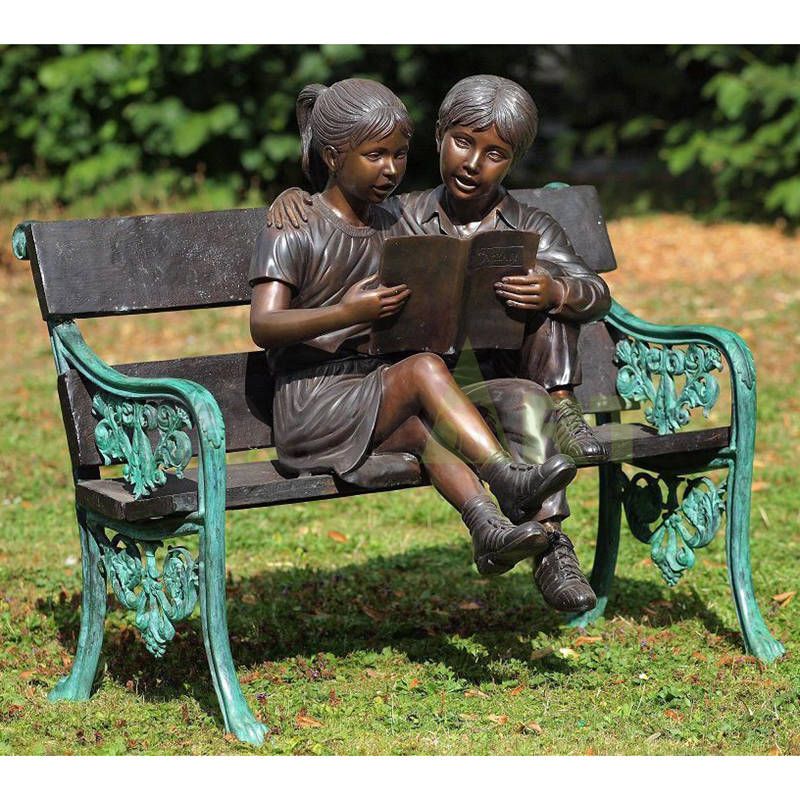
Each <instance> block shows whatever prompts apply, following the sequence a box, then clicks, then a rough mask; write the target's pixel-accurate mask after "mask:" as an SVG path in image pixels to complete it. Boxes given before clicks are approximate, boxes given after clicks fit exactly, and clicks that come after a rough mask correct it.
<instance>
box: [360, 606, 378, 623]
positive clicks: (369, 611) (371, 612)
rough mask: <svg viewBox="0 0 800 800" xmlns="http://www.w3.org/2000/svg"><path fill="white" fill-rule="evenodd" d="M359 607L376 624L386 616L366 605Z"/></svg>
mask: <svg viewBox="0 0 800 800" xmlns="http://www.w3.org/2000/svg"><path fill="white" fill-rule="evenodd" d="M358 607H359V608H360V609H361V610H362V611H363V612H364V613H365V614H366V615H367V616H368V617H369V618H370V619H372V620H375V622H380V621H381V620H382V619H383V618H384V615H383V614H381V612H380V611H376V610H375V609H374V608H370V607H369V606H368V605H367V604H366V603H359V604H358Z"/></svg>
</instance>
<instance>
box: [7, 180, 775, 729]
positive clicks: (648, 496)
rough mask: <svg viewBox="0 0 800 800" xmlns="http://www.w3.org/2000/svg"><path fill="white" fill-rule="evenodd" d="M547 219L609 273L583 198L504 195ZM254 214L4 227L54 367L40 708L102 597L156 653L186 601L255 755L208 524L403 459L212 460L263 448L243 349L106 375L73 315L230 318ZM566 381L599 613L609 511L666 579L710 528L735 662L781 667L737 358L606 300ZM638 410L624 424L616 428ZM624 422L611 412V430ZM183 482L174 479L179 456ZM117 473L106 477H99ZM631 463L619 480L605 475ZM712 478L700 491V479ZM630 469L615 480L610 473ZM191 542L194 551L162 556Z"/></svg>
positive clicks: (752, 404)
mask: <svg viewBox="0 0 800 800" xmlns="http://www.w3.org/2000/svg"><path fill="white" fill-rule="evenodd" d="M513 194H514V195H515V196H516V197H517V198H518V199H519V200H521V201H523V202H527V203H529V204H531V205H535V206H539V207H541V208H543V209H545V210H547V211H549V212H550V213H551V214H552V215H553V216H554V217H555V218H556V219H557V220H558V221H559V222H560V223H561V225H562V226H563V227H564V228H565V229H566V231H567V233H568V235H569V237H570V239H571V241H572V242H573V245H574V246H575V249H576V250H577V251H578V253H579V254H580V255H582V256H583V257H584V259H585V261H586V263H587V264H588V266H589V267H591V268H592V269H595V270H597V271H609V270H612V269H614V268H615V267H616V262H615V260H614V254H613V251H612V248H611V244H610V242H609V239H608V234H607V232H606V226H605V222H604V220H603V217H602V213H601V211H600V206H599V202H598V198H597V194H596V192H595V190H594V189H593V188H592V187H588V186H577V187H566V186H564V185H563V184H555V185H551V186H549V187H545V188H544V189H537V190H522V191H517V192H513ZM263 221H264V209H263V208H256V209H244V210H232V211H215V212H206V213H196V214H162V215H152V216H139V217H125V218H119V219H97V220H74V221H58V222H30V221H29V222H24V223H21V224H20V225H19V226H17V228H16V229H15V231H14V234H13V248H14V252H15V254H16V255H17V257H18V258H21V259H29V260H30V263H31V268H32V273H33V279H34V282H35V284H36V290H37V294H38V300H39V305H40V308H41V313H42V317H43V319H44V320H45V322H46V323H47V327H48V331H49V335H50V339H51V342H52V347H53V353H54V356H55V363H56V371H57V376H58V377H57V385H58V396H59V399H60V404H61V410H62V414H63V419H64V427H65V430H66V437H67V443H68V448H69V454H70V457H71V462H72V470H73V476H74V481H75V498H76V508H77V518H78V529H79V533H80V540H81V549H82V569H83V597H82V611H81V627H80V633H79V639H78V646H77V653H76V657H75V660H74V663H73V666H72V671H71V673H70V674H69V676H67V677H65V678H62V679H61V680H60V681H59V682H58V684H57V685H56V686H55V688H53V690H52V691H51V692H50V695H49V696H50V699H51V700H84V699H87V698H88V697H89V696H90V693H91V692H92V687H93V684H94V681H95V673H96V671H97V667H98V662H99V656H100V650H101V646H102V642H103V629H104V619H105V614H106V600H107V591H108V588H107V587H108V585H109V584H110V588H111V589H112V590H113V591H114V594H115V595H116V597H117V599H118V600H119V602H120V603H121V604H122V605H123V606H124V607H126V608H128V609H131V610H133V611H135V624H136V627H137V628H138V629H139V630H140V631H141V633H142V636H143V639H144V643H145V646H146V647H147V649H148V650H149V651H150V652H152V653H153V655H155V656H156V657H159V656H161V655H163V653H164V652H165V648H166V647H167V645H168V644H169V641H170V639H171V638H172V637H173V636H174V633H175V628H174V626H175V624H177V623H178V621H179V620H181V619H184V618H186V617H188V616H189V615H190V614H191V613H192V611H193V609H194V607H195V605H196V603H197V601H198V599H199V603H200V617H201V624H202V631H203V639H204V643H205V648H206V654H207V657H208V663H209V666H210V671H211V677H212V680H213V683H214V688H215V690H216V693H217V697H218V699H219V704H220V708H221V711H222V717H223V720H224V724H225V728H226V730H227V731H229V732H231V733H233V734H234V735H235V736H236V737H238V738H239V739H240V740H242V741H244V742H249V743H251V744H254V745H258V744H260V743H261V742H262V740H263V737H264V726H263V725H262V724H261V723H260V722H258V721H257V720H256V718H255V717H254V716H253V714H252V712H251V711H250V709H249V707H248V705H247V702H246V700H245V697H244V695H243V694H242V691H241V688H240V686H239V682H238V679H237V676H236V672H235V669H234V665H233V660H232V657H231V650H230V644H229V639H228V632H227V622H226V606H225V601H226V598H225V576H226V570H225V514H226V511H233V510H235V509H238V508H252V507H260V506H273V505H280V504H284V503H297V502H307V501H312V500H318V499H322V498H330V497H338V496H343V495H352V494H360V493H364V492H378V491H387V490H395V489H402V488H408V487H414V486H421V485H424V484H426V480H425V477H424V474H423V472H422V471H421V469H420V465H419V463H418V462H417V460H416V459H415V458H413V457H412V456H410V455H403V454H380V455H373V456H371V457H370V461H369V469H368V470H366V472H368V473H369V474H370V475H371V478H370V481H369V485H368V486H365V487H356V486H354V485H352V484H347V483H345V482H343V481H341V480H339V479H338V478H336V477H334V476H332V475H315V474H301V475H299V476H294V477H290V476H287V475H285V474H282V473H281V469H280V467H279V466H278V465H277V464H276V463H275V462H272V461H263V462H260V463H259V462H251V463H236V464H233V463H231V464H226V454H227V453H233V452H237V451H244V450H249V449H252V448H258V449H260V448H268V447H271V446H272V444H273V442H272V435H271V429H270V406H271V400H270V386H271V376H270V374H269V371H268V368H267V364H266V359H265V358H264V354H263V353H262V352H260V351H253V352H245V353H231V354H225V355H209V356H205V357H199V358H182V359H177V360H170V361H157V362H148V363H137V364H124V365H120V366H117V367H111V366H109V365H107V364H106V363H104V362H103V361H102V360H101V359H100V358H98V356H97V355H95V353H94V352H93V351H92V349H91V348H90V347H89V345H88V344H87V343H86V342H85V341H84V339H83V338H82V336H81V333H80V331H79V329H78V324H77V322H76V320H78V319H80V318H86V317H99V316H106V315H122V314H137V313H144V312H149V313H153V312H160V311H173V310H177V309H198V308H213V307H219V306H231V305H241V304H247V303H248V302H249V299H250V289H249V286H248V283H247V273H248V266H249V261H250V254H251V249H252V245H253V242H254V240H255V238H256V235H257V233H258V231H259V230H260V229H261V227H262V225H263ZM580 352H581V363H582V368H583V376H584V381H583V384H582V385H581V386H580V387H579V388H578V391H577V396H578V399H579V400H580V401H581V403H582V404H583V407H584V410H585V411H586V413H587V414H592V415H594V419H595V429H596V433H597V435H598V437H599V438H600V440H601V441H603V442H605V443H606V444H607V445H608V447H609V449H610V453H611V458H610V461H609V462H608V463H606V464H603V465H601V466H599V467H598V470H599V512H598V533H597V546H596V553H595V559H594V565H593V568H592V572H591V583H592V586H593V588H594V590H595V592H596V594H597V597H598V603H597V607H596V608H595V609H593V610H592V611H590V612H587V613H585V614H582V615H579V616H577V617H575V618H574V619H572V620H571V624H573V625H580V626H587V625H589V624H590V623H591V622H592V621H593V620H594V619H596V618H597V617H598V616H600V615H602V614H603V613H604V611H605V608H606V605H607V602H608V597H609V592H610V589H611V583H612V578H613V574H614V569H615V565H616V558H617V548H618V543H619V535H620V522H621V513H622V509H623V508H624V509H625V512H626V516H627V519H628V523H629V527H630V529H631V531H632V533H633V534H634V536H635V537H636V538H637V539H639V540H641V541H642V542H643V543H645V544H648V545H649V546H650V557H651V558H652V561H653V562H654V563H655V564H656V565H657V567H658V568H659V569H660V571H661V573H662V575H663V577H664V578H665V580H666V581H667V582H668V583H669V584H675V583H676V582H677V581H678V580H679V579H680V577H681V575H682V574H683V573H684V572H685V570H687V569H688V568H690V567H691V566H692V564H693V563H694V560H695V555H694V551H695V550H697V549H698V548H701V547H703V546H705V545H707V544H708V543H709V542H710V541H711V540H712V538H713V537H714V535H715V533H716V531H717V529H718V527H719V526H720V523H721V520H722V518H723V516H724V517H725V541H726V555H727V565H728V575H729V579H730V586H731V590H732V595H733V601H734V605H735V608H736V613H737V616H738V619H739V623H740V627H741V631H742V636H743V640H744V646H745V648H746V650H747V651H748V652H750V653H752V654H753V655H755V656H756V657H758V658H759V659H761V660H763V661H771V660H773V659H775V658H777V657H779V656H780V655H781V654H782V653H783V652H784V650H783V647H782V645H781V644H780V643H779V642H778V641H776V640H775V639H774V638H773V637H772V636H771V635H770V633H769V631H768V630H767V627H766V624H765V623H764V620H763V617H762V615H761V613H760V611H759V608H758V604H757V602H756V599H755V596H754V592H753V585H752V578H751V571H750V555H749V518H750V486H751V481H752V465H753V447H754V438H755V421H756V414H755V408H756V379H755V368H754V365H753V359H752V356H751V354H750V351H749V350H748V349H747V347H746V345H745V344H744V342H743V341H742V340H741V339H740V338H739V337H738V336H737V335H736V334H734V333H732V332H730V331H727V330H724V329H721V328H716V327H709V326H687V325H681V326H662V325H654V324H651V323H648V322H645V321H643V320H641V319H639V318H637V317H636V316H634V315H633V314H631V313H630V312H628V311H626V310H625V309H624V308H622V307H621V306H620V305H619V304H617V303H616V302H615V303H613V304H612V308H611V310H610V312H609V313H608V315H607V316H606V318H605V319H604V320H602V321H600V322H596V323H592V324H590V325H586V326H584V327H583V329H582V332H581V339H580ZM723 366H725V367H727V373H726V374H727V379H728V380H729V382H730V396H731V413H730V421H729V424H728V425H726V426H724V427H700V428H693V429H691V430H682V429H683V428H685V427H686V425H687V424H688V423H689V421H690V412H691V411H692V410H693V409H695V408H697V409H702V410H703V411H704V412H705V413H706V414H707V413H708V411H709V410H710V409H711V407H712V406H713V405H714V403H715V401H716V400H717V398H718V395H719V382H718V381H717V378H716V377H715V375H714V373H715V372H717V371H719V370H721V368H723ZM633 409H639V410H640V412H639V413H640V416H641V412H642V411H643V412H644V420H643V421H640V422H623V421H622V414H623V413H624V412H628V411H631V410H633ZM628 416H629V415H628V414H626V418H627V417H628ZM193 457H194V458H196V468H193V469H189V468H188V465H189V463H190V461H191V459H192V458H193ZM111 464H124V471H123V476H122V477H107V476H104V475H103V474H102V473H101V467H103V466H104V465H111ZM623 464H628V465H631V466H633V467H635V468H638V470H639V471H638V472H636V474H634V475H633V476H632V477H629V476H628V475H627V474H626V473H625V472H623V469H622V465H623ZM718 469H724V470H727V473H726V475H725V477H724V479H723V480H722V481H719V482H717V483H714V482H713V481H712V480H711V479H710V478H709V477H708V476H707V475H703V474H701V473H705V472H708V471H712V470H718ZM629 471H630V470H629ZM186 534H198V540H199V542H198V551H199V555H198V556H197V557H195V556H194V555H193V554H192V553H191V552H190V551H189V549H187V548H184V547H171V548H169V549H167V551H166V552H165V553H164V554H163V557H161V558H158V557H157V556H158V555H159V554H158V552H157V551H158V550H159V548H160V547H162V546H163V542H164V541H165V540H168V539H170V538H173V537H177V536H184V535H186Z"/></svg>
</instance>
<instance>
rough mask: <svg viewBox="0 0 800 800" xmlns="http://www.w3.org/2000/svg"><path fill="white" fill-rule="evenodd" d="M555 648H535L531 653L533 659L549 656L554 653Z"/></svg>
mask: <svg viewBox="0 0 800 800" xmlns="http://www.w3.org/2000/svg"><path fill="white" fill-rule="evenodd" d="M553 652H554V650H553V648H552V647H543V648H542V649H541V650H534V651H533V652H532V653H531V655H530V659H531V661H538V660H539V659H540V658H546V657H547V656H551V655H553Z"/></svg>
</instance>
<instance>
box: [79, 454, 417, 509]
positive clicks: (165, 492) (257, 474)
mask: <svg viewBox="0 0 800 800" xmlns="http://www.w3.org/2000/svg"><path fill="white" fill-rule="evenodd" d="M371 459H377V460H378V461H379V462H380V464H379V469H378V470H376V471H377V472H379V473H380V478H379V480H378V481H376V482H375V484H374V485H373V486H372V487H371V488H370V489H365V488H361V487H358V486H353V485H352V484H348V483H345V482H344V481H342V480H339V479H338V478H335V477H334V476H332V475H304V476H300V477H297V478H286V477H284V476H283V475H281V474H280V473H279V472H278V470H277V469H276V466H275V462H273V461H258V462H252V463H249V464H229V465H228V470H227V472H228V475H227V484H226V488H225V505H226V508H228V509H234V508H252V507H256V506H271V505H282V504H285V503H301V502H304V501H306V500H320V499H324V498H327V497H341V496H346V495H352V494H365V493H367V492H371V491H389V490H392V489H401V488H407V487H411V486H421V485H424V484H425V481H424V479H423V478H422V472H421V470H420V466H419V462H418V461H417V460H416V458H414V457H413V456H411V455H409V454H407V453H382V454H379V455H373V456H371ZM76 500H77V502H78V503H79V504H80V505H82V506H85V507H86V508H88V509H91V510H92V511H96V512H98V513H100V514H104V515H105V516H107V517H109V518H110V519H120V520H123V519H124V520H127V521H128V522H136V521H139V520H145V519H150V518H152V517H168V516H172V515H175V514H189V513H192V512H193V511H196V510H197V472H196V470H187V471H186V474H185V476H184V477H183V478H176V477H175V476H174V475H170V476H169V477H168V479H167V483H166V484H164V486H161V487H159V488H158V489H156V490H155V491H154V492H153V493H152V494H150V495H148V496H147V497H142V498H140V499H138V500H137V499H136V498H134V496H133V494H131V492H130V490H129V489H128V485H127V484H126V483H125V482H124V481H123V479H122V478H105V479H92V480H84V481H78V483H77V486H76Z"/></svg>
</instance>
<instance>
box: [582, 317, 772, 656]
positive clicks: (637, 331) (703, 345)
mask: <svg viewBox="0 0 800 800" xmlns="http://www.w3.org/2000/svg"><path fill="white" fill-rule="evenodd" d="M606 321H607V322H608V323H610V324H611V325H613V326H614V327H615V328H617V329H618V330H619V331H620V332H622V333H623V334H626V335H627V336H628V337H629V338H627V339H624V340H622V341H621V342H619V344H618V345H617V362H618V363H620V364H621V369H620V371H619V373H618V378H617V388H618V391H619V393H620V395H621V396H622V397H627V398H629V399H631V400H637V401H645V402H646V403H649V404H650V408H648V409H647V411H646V412H645V416H646V418H647V421H648V422H650V423H651V424H652V425H655V426H656V427H657V428H658V431H659V433H660V434H666V433H670V432H674V431H677V430H679V428H680V427H681V426H683V425H685V424H687V423H688V421H689V411H690V410H691V409H692V408H694V407H698V406H699V407H702V408H703V410H704V412H705V413H707V412H708V411H709V410H710V408H711V407H712V406H713V405H714V402H715V401H716V399H717V396H718V391H719V389H718V384H717V382H716V379H715V378H714V377H713V376H712V375H710V372H711V371H712V370H716V369H719V368H720V367H721V364H722V360H723V358H724V360H725V361H726V362H727V364H728V367H729V370H730V380H731V394H732V409H731V442H730V445H729V447H727V448H726V449H725V450H724V451H722V452H720V453H719V455H718V457H717V458H714V459H713V460H712V461H710V462H709V463H708V464H707V465H706V467H705V468H706V469H718V468H721V467H727V469H728V476H727V479H726V480H724V481H723V482H721V483H720V484H719V485H715V484H714V483H713V482H712V481H711V480H710V479H709V478H707V477H684V476H683V475H682V474H681V470H680V469H675V471H674V472H670V473H665V474H663V475H658V476H653V475H648V474H646V473H643V472H640V473H638V474H636V475H634V476H633V478H631V479H628V478H627V477H626V476H625V475H624V473H623V472H622V470H621V468H619V467H615V466H614V465H605V466H602V467H601V468H600V515H599V525H598V539H597V553H596V555H595V564H594V567H593V569H592V579H591V582H592V585H593V587H594V589H595V591H596V593H597V595H598V604H597V608H596V609H594V610H593V611H591V612H589V613H587V614H583V615H580V616H579V617H576V618H575V619H573V620H572V623H571V624H573V625H585V624H588V623H589V622H591V621H593V620H594V619H597V618H598V617H599V616H600V615H601V614H602V613H603V610H604V609H605V606H606V602H607V598H608V590H609V587H610V584H611V578H612V576H613V571H614V565H615V563H616V553H617V546H618V542H619V524H620V505H622V506H624V507H625V512H626V516H627V519H628V523H629V525H630V528H631V531H632V533H633V534H634V536H636V538H638V539H639V540H640V541H642V542H645V543H648V544H650V546H651V554H652V558H653V561H654V562H655V563H656V564H657V565H658V567H659V568H660V570H661V572H662V575H663V576H664V578H665V580H666V581H667V583H669V584H670V585H674V584H675V583H677V581H678V580H679V579H680V577H681V575H682V574H683V572H684V571H685V570H686V569H688V568H690V567H691V566H692V565H693V564H694V560H695V557H694V550H695V549H696V548H700V547H704V546H706V545H707V544H708V543H709V542H710V541H711V540H712V539H713V537H714V535H715V533H716V531H717V529H718V527H719V523H720V521H721V514H722V512H723V510H724V511H725V516H726V537H725V548H726V557H727V566H728V577H729V582H730V586H731V592H732V594H733V601H734V607H735V609H736V615H737V618H738V620H739V625H740V627H741V630H742V637H743V639H744V645H745V648H746V650H747V651H748V652H749V653H752V654H753V655H755V656H756V657H757V658H759V659H761V660H762V661H766V662H770V661H773V660H775V659H776V658H778V657H779V656H781V655H783V653H784V652H785V650H784V647H783V645H782V644H781V643H780V642H778V641H777V640H776V639H775V638H773V636H772V635H771V634H770V632H769V630H768V629H767V626H766V623H765V622H764V618H763V616H762V615H761V611H760V610H759V607H758V602H757V601H756V597H755V593H754V591H753V579H752V573H751V567H750V538H749V537H750V489H751V483H752V477H753V457H754V447H755V425H756V375H755V365H754V363H753V358H752V355H751V353H750V351H749V349H748V348H747V346H746V345H745V343H744V342H743V341H742V339H741V338H740V337H739V336H737V335H736V334H735V333H733V332H731V331H727V330H724V329H722V328H716V327H712V326H691V327H690V326H672V325H654V324H652V323H649V322H645V321H644V320H641V319H638V318H637V317H636V316H634V315H633V314H631V313H630V312H629V311H627V310H626V309H624V308H623V307H622V306H620V305H619V304H618V303H616V302H612V308H611V311H610V312H609V314H608V316H607V317H606ZM675 346H687V349H686V350H685V351H680V350H675V349H674V347H675ZM653 375H657V376H658V377H659V381H658V383H657V384H656V383H654V382H653V381H652V380H651V377H652V376H653ZM675 376H684V377H685V386H684V388H683V390H682V391H681V392H678V391H677V389H676V385H675V381H674V377H675ZM692 471H696V469H695V470H688V472H689V473H691V472H692ZM685 472H686V471H684V474H685ZM683 483H685V484H686V486H685V488H684V491H683V494H682V497H680V499H679V491H678V490H679V487H680V486H681V484H683ZM662 484H664V485H665V486H666V492H665V493H662V488H661V485H662Z"/></svg>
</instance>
